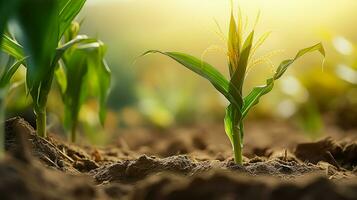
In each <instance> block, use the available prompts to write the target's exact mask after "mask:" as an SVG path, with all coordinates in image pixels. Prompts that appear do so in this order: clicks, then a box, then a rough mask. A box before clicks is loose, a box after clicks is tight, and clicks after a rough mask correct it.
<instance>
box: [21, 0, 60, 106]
mask: <svg viewBox="0 0 357 200" xmlns="http://www.w3.org/2000/svg"><path fill="white" fill-rule="evenodd" d="M57 3H58V0H27V1H23V3H21V5H20V7H19V12H18V13H17V18H16V19H17V22H18V25H19V27H20V30H21V32H22V33H21V34H19V37H18V38H19V41H20V43H21V44H23V47H24V52H25V55H28V56H29V58H28V62H27V66H26V67H27V70H26V83H27V87H28V90H29V92H30V94H31V96H32V98H33V102H34V109H35V110H36V111H39V110H41V112H43V110H44V109H45V105H46V103H47V96H48V93H49V91H50V88H51V83H52V78H53V74H54V68H52V67H51V64H52V60H53V58H54V56H55V50H56V47H57V44H58V41H59V36H58V15H59V8H58V4H57Z"/></svg>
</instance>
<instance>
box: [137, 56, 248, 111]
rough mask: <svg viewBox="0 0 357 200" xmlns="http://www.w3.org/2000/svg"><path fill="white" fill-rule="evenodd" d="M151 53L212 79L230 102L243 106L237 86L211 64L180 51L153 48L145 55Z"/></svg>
mask: <svg viewBox="0 0 357 200" xmlns="http://www.w3.org/2000/svg"><path fill="white" fill-rule="evenodd" d="M150 53H160V54H163V55H166V56H168V57H170V58H172V59H174V60H175V61H177V62H178V63H180V64H182V65H183V66H184V67H186V68H188V69H189V70H191V71H193V72H195V73H196V74H198V75H200V76H201V77H203V78H205V79H207V80H208V81H210V82H211V83H212V85H213V86H214V87H215V88H216V89H217V90H218V91H219V92H220V93H221V94H222V95H224V96H225V97H226V98H227V100H228V101H229V102H231V103H232V104H234V105H235V106H236V107H237V108H241V106H242V101H240V99H241V96H239V92H238V90H237V88H236V87H235V86H234V85H231V84H230V83H229V82H228V81H227V79H226V78H225V77H224V76H223V75H222V74H221V73H220V72H219V71H218V70H216V69H215V68H214V67H213V66H211V65H210V64H208V63H206V62H203V61H201V60H199V59H198V58H195V57H193V56H191V55H188V54H184V53H178V52H161V51H155V50H152V51H148V52H146V53H144V54H143V56H145V55H147V54H150Z"/></svg>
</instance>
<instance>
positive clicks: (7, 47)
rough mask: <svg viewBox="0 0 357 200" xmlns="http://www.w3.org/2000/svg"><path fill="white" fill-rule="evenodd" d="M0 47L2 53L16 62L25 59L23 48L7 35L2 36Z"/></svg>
mask: <svg viewBox="0 0 357 200" xmlns="http://www.w3.org/2000/svg"><path fill="white" fill-rule="evenodd" d="M0 47H1V50H2V51H3V52H5V53H7V54H9V55H11V56H13V57H14V58H16V60H22V59H23V58H24V57H25V55H24V52H23V47H22V46H21V45H20V44H18V43H17V42H16V41H15V40H13V39H12V38H10V36H8V35H5V34H4V35H3V36H2V43H1V46H0Z"/></svg>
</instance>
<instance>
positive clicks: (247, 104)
mask: <svg viewBox="0 0 357 200" xmlns="http://www.w3.org/2000/svg"><path fill="white" fill-rule="evenodd" d="M313 51H318V52H320V54H321V55H322V56H323V57H324V58H325V49H324V47H323V46H322V44H321V43H318V44H316V45H314V46H311V47H308V48H305V49H302V50H300V51H299V52H298V53H297V54H296V56H295V57H294V58H293V59H288V60H284V61H283V62H281V63H280V65H279V67H278V68H277V70H276V72H275V74H274V76H273V77H272V78H269V79H267V81H266V85H263V86H258V87H255V88H253V90H252V91H251V92H250V93H249V94H248V95H247V96H246V97H245V98H244V106H243V109H242V116H243V118H244V117H246V115H247V114H248V112H249V110H250V109H251V108H252V107H253V106H255V105H256V104H258V103H259V99H260V97H262V96H263V95H265V94H267V93H268V92H270V91H271V90H272V89H273V87H274V81H275V80H277V79H279V78H280V77H281V76H282V75H283V74H284V73H285V71H286V70H287V69H288V67H289V66H290V65H291V64H293V63H294V62H295V61H296V60H297V59H299V58H300V57H301V56H303V55H305V54H307V53H310V52H313Z"/></svg>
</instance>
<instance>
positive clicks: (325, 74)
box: [7, 0, 357, 144]
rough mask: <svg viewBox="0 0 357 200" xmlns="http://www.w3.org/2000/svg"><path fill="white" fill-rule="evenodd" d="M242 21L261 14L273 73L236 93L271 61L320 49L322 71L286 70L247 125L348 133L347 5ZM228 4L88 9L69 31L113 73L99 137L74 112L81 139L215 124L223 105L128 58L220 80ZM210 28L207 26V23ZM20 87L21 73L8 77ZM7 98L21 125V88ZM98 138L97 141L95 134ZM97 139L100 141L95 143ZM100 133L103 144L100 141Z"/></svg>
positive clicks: (186, 80) (192, 79)
mask: <svg viewBox="0 0 357 200" xmlns="http://www.w3.org/2000/svg"><path fill="white" fill-rule="evenodd" d="M239 3H240V7H241V9H242V11H243V18H244V20H246V19H247V21H248V23H249V25H250V26H252V25H253V24H254V21H255V17H256V15H257V13H258V12H259V11H260V12H261V17H260V22H259V24H258V26H257V27H256V28H257V33H258V34H259V35H260V34H263V33H264V32H266V31H272V34H271V36H270V37H269V38H268V40H267V41H266V43H265V44H264V45H263V47H262V48H261V49H260V52H258V56H259V55H264V54H266V53H269V52H276V50H278V53H274V56H273V57H272V58H271V60H272V63H273V66H271V65H266V64H261V65H258V66H256V67H254V69H253V70H252V71H251V72H250V74H249V75H248V78H247V85H245V90H246V91H249V89H250V88H251V87H252V86H254V85H257V84H263V83H264V81H265V78H266V77H268V75H269V74H271V73H272V70H274V67H276V65H277V64H278V61H279V60H282V59H285V58H290V57H291V56H293V55H294V53H295V52H296V50H298V49H300V48H302V47H305V46H309V45H311V44H313V43H316V42H320V41H321V42H323V44H324V46H325V48H326V51H327V59H326V61H325V63H324V67H323V68H322V67H321V63H320V60H319V59H318V58H316V55H309V56H307V57H306V59H302V60H301V61H298V62H297V63H296V64H294V65H295V66H293V67H292V68H291V69H289V72H288V75H287V76H285V77H284V78H283V79H282V80H280V81H278V82H277V86H278V87H276V88H275V89H274V90H273V92H272V93H271V94H269V95H268V96H266V97H264V98H263V100H262V102H261V103H260V104H259V106H257V107H256V108H254V112H252V114H251V116H250V119H252V120H254V119H275V120H286V121H287V120H289V122H292V123H294V124H295V125H297V126H298V127H300V128H301V129H302V130H304V131H305V132H306V133H309V135H310V136H311V137H317V136H318V135H319V134H321V133H322V132H323V128H324V125H326V123H336V124H337V125H338V126H340V127H341V128H343V129H351V128H355V126H357V123H355V120H356V119H357V87H356V86H357V51H356V44H357V27H356V26H354V25H355V24H354V20H353V19H357V13H356V12H355V11H356V9H357V1H351V0H340V1H326V0H314V1H311V0H289V1H283V0H269V1H266V0H241V1H239ZM229 11H230V3H229V1H228V0H227V1H223V0H205V1H202V0H88V2H87V4H86V6H85V8H84V9H83V11H82V13H81V14H80V17H79V18H78V20H79V21H81V20H83V25H82V30H81V31H82V32H83V33H86V34H87V35H90V36H98V37H100V38H101V40H102V41H104V43H105V44H106V45H107V46H108V54H107V61H108V64H109V66H110V68H111V70H112V73H113V82H112V90H111V95H110V98H109V102H108V107H109V109H108V117H107V122H106V126H105V128H104V129H102V128H101V127H100V123H99V120H98V119H97V115H96V112H95V110H96V104H95V103H94V102H89V103H88V104H86V105H85V106H84V107H83V109H82V110H81V114H80V121H81V122H82V125H81V129H82V132H83V134H87V136H88V138H90V141H92V142H95V143H97V144H105V143H106V142H107V141H108V139H109V138H110V137H111V136H112V135H113V134H114V133H118V132H119V129H123V128H132V127H151V128H159V129H166V128H169V127H172V126H187V125H195V124H202V123H216V122H219V123H221V122H222V119H223V116H224V107H226V104H227V102H226V101H225V100H224V98H223V97H221V96H220V95H219V94H217V92H216V91H215V90H214V89H213V88H212V86H211V85H210V84H209V83H208V82H206V81H205V80H202V79H200V78H198V77H197V76H195V75H193V74H192V73H190V72H189V71H188V70H185V69H183V68H182V67H179V64H177V63H175V62H173V61H171V60H169V59H167V58H164V57H161V56H150V57H145V58H139V59H138V56H139V55H140V54H142V53H143V52H145V51H146V50H149V49H159V50H163V51H180V52H186V53H188V54H192V55H195V56H198V57H199V56H201V57H202V58H203V59H204V60H206V61H207V62H209V63H211V64H212V65H214V66H216V67H218V68H219V70H220V71H222V72H223V73H225V74H227V73H228V72H227V71H226V62H227V61H226V42H225V41H224V39H222V36H221V35H220V34H219V28H218V27H217V25H216V22H217V24H219V26H220V27H221V29H222V30H223V32H224V34H227V32H226V30H227V29H228V28H227V27H228V22H229V14H230V13H229ZM215 21H216V22H215ZM16 76H18V77H19V78H16V77H15V79H14V81H17V80H21V78H20V77H21V76H24V71H23V70H20V71H19V72H18V73H17V75H16ZM17 86H18V87H17V88H16V89H14V90H11V92H10V98H8V102H7V110H8V115H9V117H10V116H16V115H19V114H21V115H22V116H24V117H26V118H27V119H28V120H30V121H31V119H32V118H33V114H32V111H31V109H30V105H31V102H30V101H31V98H29V97H27V96H26V95H23V94H22V92H23V90H25V89H24V88H25V87H24V86H23V84H21V83H19V84H18V85H17ZM48 108H49V112H50V116H49V117H50V119H49V123H50V128H51V130H52V131H55V130H56V131H59V132H63V130H62V129H61V128H60V126H59V124H60V123H59V120H63V116H62V115H63V112H62V111H63V106H62V105H61V103H60V96H59V93H58V92H56V91H54V92H52V94H51V95H50V99H49V105H48ZM98 133H99V134H98ZM101 133H103V134H101ZM104 133H105V134H104Z"/></svg>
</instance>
